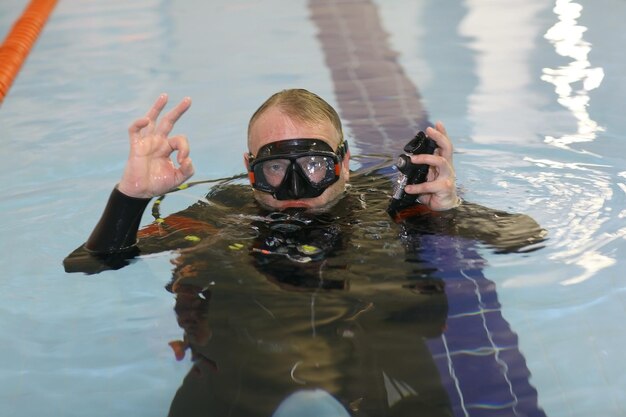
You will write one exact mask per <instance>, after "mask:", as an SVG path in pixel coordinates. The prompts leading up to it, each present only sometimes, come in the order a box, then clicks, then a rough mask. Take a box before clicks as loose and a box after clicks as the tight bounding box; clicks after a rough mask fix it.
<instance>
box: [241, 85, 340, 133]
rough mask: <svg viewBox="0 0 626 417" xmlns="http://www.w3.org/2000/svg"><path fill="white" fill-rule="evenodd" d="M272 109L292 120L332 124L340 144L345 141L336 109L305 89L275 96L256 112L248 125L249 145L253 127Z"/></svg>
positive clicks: (282, 92) (281, 92) (291, 90)
mask: <svg viewBox="0 0 626 417" xmlns="http://www.w3.org/2000/svg"><path fill="white" fill-rule="evenodd" d="M271 107H277V108H278V109H279V110H280V111H281V112H282V113H284V114H285V115H287V116H289V117H290V118H291V119H294V120H297V121H300V122H303V123H325V122H330V123H331V124H332V125H333V127H334V128H335V130H336V131H337V134H338V139H339V143H341V142H342V141H343V129H342V127H341V120H340V119H339V115H338V114H337V112H336V111H335V109H334V108H333V107H332V106H331V105H330V104H328V103H327V102H326V101H324V99H322V98H321V97H320V96H318V95H317V94H314V93H311V92H310V91H308V90H305V89H303V88H294V89H289V90H282V91H279V92H278V93H275V94H273V95H272V96H271V97H270V98H268V99H267V100H265V102H264V103H263V104H261V107H259V108H258V109H257V111H255V112H254V114H253V115H252V117H251V118H250V122H249V123H248V143H249V142H250V131H251V130H252V125H253V124H254V122H256V120H257V119H258V118H259V117H261V115H262V114H263V113H265V111H266V110H267V109H269V108H271Z"/></svg>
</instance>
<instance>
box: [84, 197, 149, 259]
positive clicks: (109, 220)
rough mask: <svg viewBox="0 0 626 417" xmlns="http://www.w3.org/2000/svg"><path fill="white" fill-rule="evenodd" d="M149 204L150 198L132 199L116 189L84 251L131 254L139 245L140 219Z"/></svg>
mask: <svg viewBox="0 0 626 417" xmlns="http://www.w3.org/2000/svg"><path fill="white" fill-rule="evenodd" d="M149 202H150V199H149V198H134V197H129V196H127V195H126V194H124V193H122V192H121V191H119V190H118V189H117V187H116V188H114V189H113V191H112V192H111V196H110V197H109V201H108V203H107V205H106V208H105V209H104V212H103V213H102V217H100V221H99V222H98V224H97V225H96V227H95V229H94V230H93V232H92V233H91V236H89V239H87V242H86V243H85V248H86V249H87V250H88V251H90V252H93V253H97V254H109V253H116V252H126V251H128V250H132V248H133V247H134V246H135V245H136V244H137V230H139V223H140V222H141V216H142V215H143V212H144V211H145V209H146V207H147V206H148V203H149Z"/></svg>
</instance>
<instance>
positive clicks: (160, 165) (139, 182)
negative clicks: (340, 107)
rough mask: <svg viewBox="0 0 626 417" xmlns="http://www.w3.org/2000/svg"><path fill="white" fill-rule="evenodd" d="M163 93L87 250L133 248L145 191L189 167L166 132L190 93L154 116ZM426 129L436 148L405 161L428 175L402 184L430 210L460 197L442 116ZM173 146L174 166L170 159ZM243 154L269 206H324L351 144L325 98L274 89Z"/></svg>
mask: <svg viewBox="0 0 626 417" xmlns="http://www.w3.org/2000/svg"><path fill="white" fill-rule="evenodd" d="M167 99H168V97H167V95H165V94H163V95H161V96H159V98H158V99H157V100H156V102H155V103H154V105H153V106H152V108H151V109H150V110H149V111H148V113H147V114H146V116H145V117H143V118H141V119H138V120H136V121H135V122H134V123H133V124H132V125H131V126H130V128H129V137H130V155H129V157H128V161H127V164H126V168H125V170H124V174H123V176H122V179H121V181H120V183H119V184H118V186H117V187H116V188H115V190H114V191H113V193H112V195H111V199H110V201H109V205H108V206H107V209H106V211H105V213H104V215H103V217H102V219H101V221H100V223H99V224H98V226H97V227H96V229H95V230H94V233H93V234H92V235H91V237H90V238H89V240H88V241H87V243H86V244H85V248H86V249H87V250H89V251H91V252H94V253H97V254H107V253H115V252H120V251H129V250H132V248H133V247H134V246H135V243H136V242H135V241H136V231H137V228H138V227H139V221H140V219H141V214H142V213H143V210H144V209H145V207H146V206H147V204H148V202H149V201H150V199H151V198H153V197H156V196H159V195H162V194H164V193H166V192H168V191H170V190H172V189H174V188H176V187H177V186H179V185H181V184H182V183H183V182H185V181H186V180H188V179H189V178H190V177H191V176H192V175H193V173H194V167H193V164H192V162H191V158H190V156H189V155H190V151H189V143H188V141H187V138H186V137H184V136H182V135H176V136H171V137H170V136H169V135H170V132H171V131H172V128H173V127H174V125H175V124H176V122H177V121H178V119H179V118H180V117H181V116H182V115H183V114H184V113H185V112H186V111H187V110H188V109H189V107H190V106H191V100H190V99H189V98H184V99H183V100H182V101H181V102H180V103H178V104H177V105H176V106H175V107H174V108H173V109H172V110H170V111H169V112H168V113H167V114H165V115H164V116H163V117H162V118H161V119H160V120H159V116H160V114H161V112H162V111H163V109H164V107H165V105H166V104H167ZM426 134H427V135H428V136H430V137H431V138H432V139H433V140H434V141H435V142H436V143H437V146H438V148H437V150H436V151H435V154H434V155H415V156H412V157H411V161H412V162H413V163H414V164H427V165H429V166H430V170H429V175H428V180H427V181H426V182H425V183H422V184H417V185H408V186H406V188H405V191H406V192H407V193H409V194H415V195H419V201H420V202H421V203H422V204H423V205H424V206H426V207H428V208H429V209H431V210H435V211H442V210H448V209H451V208H453V207H456V206H457V205H458V204H459V198H458V197H457V194H456V186H455V174H454V168H453V165H452V143H451V142H450V139H449V138H448V136H447V133H446V130H445V128H444V126H443V124H441V123H437V124H436V125H435V127H434V128H433V127H428V128H427V130H426ZM174 152H177V156H176V160H177V162H178V166H176V165H175V164H174V163H173V162H172V160H171V159H170V157H171V156H172V154H173V153H174ZM299 156H305V158H303V159H300V158H299ZM244 160H245V164H246V169H247V171H248V172H249V176H250V180H251V183H252V186H253V188H254V197H255V199H256V201H257V202H258V203H259V204H260V205H261V206H263V207H265V208H268V209H271V210H285V209H288V208H303V209H307V210H311V211H323V210H328V209H330V208H331V207H332V206H333V205H334V204H336V203H337V201H338V200H339V199H341V197H342V196H343V195H344V191H345V186H346V183H347V182H348V180H349V177H350V171H349V160H350V151H349V150H348V145H347V142H346V141H345V139H344V137H343V131H342V127H341V121H340V119H339V116H338V115H337V113H336V111H335V110H334V109H333V108H332V106H330V105H329V104H328V103H327V102H326V101H324V100H323V99H321V98H320V97H319V96H317V95H315V94H313V93H311V92H309V91H307V90H303V89H293V90H284V91H281V92H279V93H276V94H274V95H273V96H271V97H270V98H269V99H268V100H267V101H266V102H265V103H263V105H261V107H259V109H258V110H257V111H256V112H255V113H254V115H253V116H252V118H251V119H250V122H249V126H248V153H246V154H244ZM320 175H321V177H319V178H318V176H320ZM112 225H116V226H115V227H113V228H112V227H111V226H112Z"/></svg>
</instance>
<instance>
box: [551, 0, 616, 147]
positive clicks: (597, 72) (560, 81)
mask: <svg viewBox="0 0 626 417" xmlns="http://www.w3.org/2000/svg"><path fill="white" fill-rule="evenodd" d="M582 9H583V7H582V5H580V4H579V3H576V2H573V1H572V0H557V1H556V6H555V7H554V13H555V14H556V15H557V17H558V19H559V21H558V22H557V23H555V24H554V26H552V27H551V28H550V29H549V30H548V31H547V32H546V34H545V38H546V39H548V40H549V41H550V42H552V44H553V45H554V48H555V50H556V53H557V54H559V55H561V56H564V57H568V58H572V60H573V61H572V62H570V63H569V64H567V65H565V66H561V67H559V68H544V69H543V75H542V77H541V79H542V80H543V81H546V82H548V83H550V84H554V86H555V92H556V94H557V95H558V102H559V103H560V104H561V105H562V106H564V107H565V108H567V109H568V110H569V111H571V113H572V115H574V117H575V118H576V120H577V130H576V133H573V134H569V135H564V136H561V137H559V138H555V137H552V136H547V137H546V139H545V141H546V143H549V144H551V145H554V146H556V147H559V148H563V149H571V148H570V146H569V145H571V144H573V143H580V142H591V141H593V140H594V139H595V138H596V134H597V132H601V131H603V130H604V129H603V128H602V127H601V126H598V124H597V123H596V122H595V121H594V120H592V119H591V117H590V116H589V112H588V111H587V107H588V105H589V92H590V91H591V90H593V89H595V88H598V87H599V86H600V84H601V83H602V79H603V78H604V70H603V69H602V68H600V67H595V68H594V67H592V66H591V63H590V62H589V59H588V56H589V53H590V52H591V44H590V43H589V42H587V41H585V40H584V39H583V34H584V33H585V31H586V30H587V28H586V27H584V26H580V25H578V18H580V16H581V12H582Z"/></svg>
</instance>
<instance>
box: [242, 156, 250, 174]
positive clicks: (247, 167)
mask: <svg viewBox="0 0 626 417" xmlns="http://www.w3.org/2000/svg"><path fill="white" fill-rule="evenodd" d="M243 163H244V164H245V165H246V171H250V154H249V153H248V152H244V153H243Z"/></svg>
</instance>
